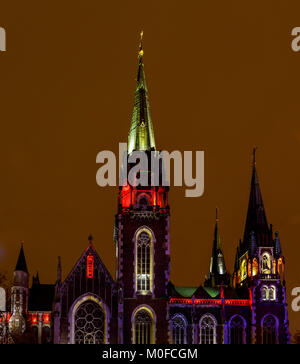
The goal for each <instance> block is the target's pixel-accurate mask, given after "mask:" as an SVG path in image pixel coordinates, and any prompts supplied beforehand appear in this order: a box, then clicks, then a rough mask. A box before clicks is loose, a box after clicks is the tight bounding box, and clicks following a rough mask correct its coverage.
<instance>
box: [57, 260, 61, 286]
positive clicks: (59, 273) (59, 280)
mask: <svg viewBox="0 0 300 364" xmlns="http://www.w3.org/2000/svg"><path fill="white" fill-rule="evenodd" d="M57 282H61V259H60V256H58V257H57Z"/></svg>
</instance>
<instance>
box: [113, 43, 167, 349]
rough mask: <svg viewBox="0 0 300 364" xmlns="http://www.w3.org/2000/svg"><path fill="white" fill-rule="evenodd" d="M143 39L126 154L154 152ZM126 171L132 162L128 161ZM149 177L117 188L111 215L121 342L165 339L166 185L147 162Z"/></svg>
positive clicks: (144, 342)
mask: <svg viewBox="0 0 300 364" xmlns="http://www.w3.org/2000/svg"><path fill="white" fill-rule="evenodd" d="M143 53H144V52H143V47H142V39H141V43H140V49H139V55H138V74H137V85H136V90H135V99H134V109H133V116H132V121H131V127H130V131H129V135H128V158H130V156H131V155H132V153H133V152H136V151H140V152H141V151H142V152H145V153H146V155H147V158H148V161H149V164H150V160H151V158H150V155H151V154H152V155H157V154H158V153H157V152H156V146H155V140H154V133H153V126H152V121H151V116H150V108H149V100H148V90H147V86H146V80H145V74H144V64H143ZM125 168H127V171H128V172H129V171H130V170H131V169H132V168H133V164H130V163H126V166H125ZM138 174H139V175H142V174H144V175H145V176H146V178H147V180H148V181H149V182H150V183H149V184H148V186H141V185H135V186H132V185H131V184H129V183H128V181H124V183H123V186H121V187H120V188H119V199H118V213H117V215H116V218H115V243H116V254H117V260H118V264H117V282H118V285H119V319H118V327H119V332H118V342H119V343H125V344H129V343H135V344H146V343H161V344H162V343H168V341H169V338H168V332H169V323H168V295H167V285H168V282H169V272H170V250H169V216H170V215H169V206H168V187H163V186H162V183H161V168H160V172H159V180H160V183H159V185H157V186H154V183H152V182H151V181H153V177H155V176H153V175H152V173H151V168H148V169H147V170H139V171H138Z"/></svg>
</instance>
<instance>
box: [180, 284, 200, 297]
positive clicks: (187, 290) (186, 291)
mask: <svg viewBox="0 0 300 364" xmlns="http://www.w3.org/2000/svg"><path fill="white" fill-rule="evenodd" d="M197 289H198V287H182V286H181V287H178V286H175V290H176V291H177V292H178V293H179V294H180V295H181V296H183V297H192V295H193V294H194V293H195V292H196V290H197Z"/></svg>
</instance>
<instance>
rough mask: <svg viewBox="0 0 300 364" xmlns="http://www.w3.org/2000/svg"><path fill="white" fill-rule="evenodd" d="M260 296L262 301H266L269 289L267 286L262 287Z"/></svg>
mask: <svg viewBox="0 0 300 364" xmlns="http://www.w3.org/2000/svg"><path fill="white" fill-rule="evenodd" d="M261 296H262V300H263V301H267V300H268V299H269V290H268V287H267V286H263V287H262V289H261Z"/></svg>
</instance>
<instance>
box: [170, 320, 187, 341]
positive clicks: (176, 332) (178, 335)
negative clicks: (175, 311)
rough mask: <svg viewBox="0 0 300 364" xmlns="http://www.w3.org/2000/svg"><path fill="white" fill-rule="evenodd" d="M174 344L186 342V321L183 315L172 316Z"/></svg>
mask: <svg viewBox="0 0 300 364" xmlns="http://www.w3.org/2000/svg"><path fill="white" fill-rule="evenodd" d="M172 334H173V344H186V322H185V319H184V317H183V316H182V315H176V316H174V317H173V318H172Z"/></svg>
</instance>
